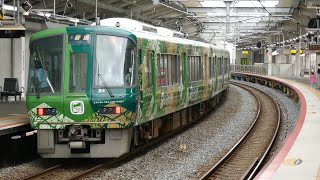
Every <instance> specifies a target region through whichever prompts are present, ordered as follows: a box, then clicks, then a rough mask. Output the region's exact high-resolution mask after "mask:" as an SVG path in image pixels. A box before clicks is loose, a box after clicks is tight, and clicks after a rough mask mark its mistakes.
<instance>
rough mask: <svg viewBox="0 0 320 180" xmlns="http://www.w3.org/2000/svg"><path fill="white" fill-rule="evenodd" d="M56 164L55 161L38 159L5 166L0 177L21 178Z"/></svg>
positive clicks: (0, 170) (0, 171)
mask: <svg viewBox="0 0 320 180" xmlns="http://www.w3.org/2000/svg"><path fill="white" fill-rule="evenodd" d="M53 165H54V162H53V161H48V160H46V159H37V160H34V161H32V162H29V163H24V164H20V165H15V166H10V167H4V168H1V169H0V179H1V180H2V179H3V180H8V179H21V178H22V177H25V176H27V175H30V174H33V173H36V172H39V171H41V170H44V169H46V168H49V167H51V166H53Z"/></svg>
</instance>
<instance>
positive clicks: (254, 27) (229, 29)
mask: <svg viewBox="0 0 320 180" xmlns="http://www.w3.org/2000/svg"><path fill="white" fill-rule="evenodd" d="M0 2H1V1H0ZM23 2H24V1H22V0H20V3H23ZM28 2H29V3H30V5H31V6H32V8H31V10H29V16H28V17H27V16H26V17H27V19H28V18H29V19H33V20H34V19H37V20H39V19H44V20H45V21H50V22H59V23H63V24H68V25H75V24H76V25H83V24H91V23H92V22H93V21H95V19H96V16H98V17H100V19H104V18H109V17H126V18H132V19H135V20H139V21H144V22H146V23H150V24H153V25H156V26H163V27H166V28H170V29H178V30H181V31H182V32H185V33H188V35H189V37H190V38H194V39H202V40H205V41H208V42H211V43H215V42H217V41H225V42H229V43H234V44H237V45H238V46H242V47H245V46H252V45H254V44H256V43H257V42H259V41H262V42H263V43H264V44H272V43H276V41H280V39H282V40H286V39H291V38H294V37H297V36H299V35H301V34H305V33H306V29H305V28H306V27H307V24H308V22H309V20H310V19H311V18H314V17H316V16H317V13H318V12H319V10H320V8H318V6H319V5H320V2H318V1H317V0H303V1H302V0H224V1H223V0H32V1H28ZM4 3H5V4H6V5H11V6H13V5H14V4H15V3H17V0H15V1H14V0H6V1H4ZM0 6H1V5H0ZM21 11H23V10H22V9H21ZM8 12H10V10H7V11H5V13H8ZM96 12H97V13H96ZM300 29H301V31H300Z"/></svg>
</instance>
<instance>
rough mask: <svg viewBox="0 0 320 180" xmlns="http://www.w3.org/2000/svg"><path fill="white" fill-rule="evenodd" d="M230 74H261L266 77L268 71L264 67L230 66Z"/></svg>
mask: <svg viewBox="0 0 320 180" xmlns="http://www.w3.org/2000/svg"><path fill="white" fill-rule="evenodd" d="M231 71H232V72H246V73H252V74H261V75H267V73H268V70H267V67H266V66H264V65H240V64H231Z"/></svg>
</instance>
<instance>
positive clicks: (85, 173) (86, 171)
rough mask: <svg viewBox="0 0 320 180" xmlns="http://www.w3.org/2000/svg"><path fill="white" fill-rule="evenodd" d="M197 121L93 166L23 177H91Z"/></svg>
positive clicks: (55, 168) (65, 166) (58, 167)
mask: <svg viewBox="0 0 320 180" xmlns="http://www.w3.org/2000/svg"><path fill="white" fill-rule="evenodd" d="M218 106H219V105H218ZM205 117H206V114H205V115H203V116H202V117H201V118H205ZM201 118H200V119H201ZM197 122H198V121H193V122H189V123H188V124H186V126H182V127H179V128H177V129H175V130H174V131H171V132H168V133H166V134H164V135H162V136H160V137H158V138H156V139H154V140H151V141H150V142H148V143H146V144H144V145H141V146H138V147H137V148H136V149H133V150H131V151H130V152H128V153H126V154H124V155H122V156H120V157H118V158H115V159H108V160H107V161H103V160H102V161H103V162H101V163H95V165H91V167H88V165H86V166H85V167H84V166H83V167H81V168H82V169H81V170H74V168H72V167H73V166H74V165H73V164H71V163H68V164H64V163H62V164H57V165H55V166H52V167H50V168H48V169H46V170H43V171H41V172H36V173H34V174H31V175H29V176H26V177H24V178H23V180H31V179H32V180H34V179H41V180H43V179H50V180H51V179H59V180H64V179H69V180H78V179H85V178H87V177H90V176H91V175H92V174H95V173H97V172H99V170H101V169H107V168H111V167H115V166H117V165H119V164H121V163H123V162H125V161H129V160H131V159H133V158H135V157H136V156H139V155H140V154H142V153H144V152H146V150H147V149H148V148H152V147H154V146H155V145H157V144H159V143H161V142H164V141H165V140H166V139H168V138H171V137H173V136H174V135H176V134H177V133H180V132H181V131H182V130H184V129H186V128H188V127H189V125H190V124H193V123H197ZM79 169H80V168H79ZM68 170H69V171H70V170H73V171H74V172H70V173H68ZM76 171H77V172H76ZM63 174H67V175H65V176H64V175H63ZM70 174H71V175H70Z"/></svg>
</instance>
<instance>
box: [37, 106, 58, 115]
mask: <svg viewBox="0 0 320 180" xmlns="http://www.w3.org/2000/svg"><path fill="white" fill-rule="evenodd" d="M37 114H38V116H54V115H56V114H57V110H56V108H37Z"/></svg>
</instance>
